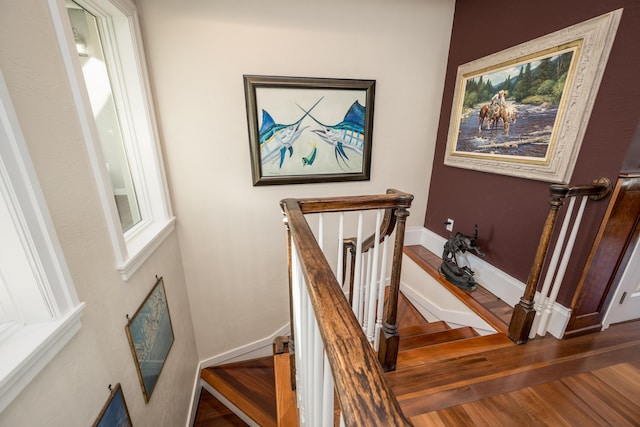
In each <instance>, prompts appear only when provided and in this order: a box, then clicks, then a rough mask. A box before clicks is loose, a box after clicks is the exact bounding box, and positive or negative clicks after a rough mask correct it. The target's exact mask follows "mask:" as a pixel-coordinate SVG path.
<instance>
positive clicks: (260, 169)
mask: <svg viewBox="0 0 640 427" xmlns="http://www.w3.org/2000/svg"><path fill="white" fill-rule="evenodd" d="M243 78H244V88H245V100H246V108H247V121H248V129H249V144H250V153H251V172H252V177H253V185H254V186H258V185H275V184H303V183H312V182H340V181H366V180H369V179H370V174H371V149H372V133H373V110H374V100H375V80H357V79H331V78H307V77H274V76H256V75H245V76H243Z"/></svg>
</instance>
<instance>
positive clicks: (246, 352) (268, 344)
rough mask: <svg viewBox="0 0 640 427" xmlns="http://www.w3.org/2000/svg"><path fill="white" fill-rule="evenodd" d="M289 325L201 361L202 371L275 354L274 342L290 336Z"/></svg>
mask: <svg viewBox="0 0 640 427" xmlns="http://www.w3.org/2000/svg"><path fill="white" fill-rule="evenodd" d="M289 330H290V329H289V324H288V323H287V324H286V325H284V326H282V327H281V328H280V329H278V330H277V331H275V332H274V333H273V334H271V335H270V336H268V337H265V338H261V339H259V340H257V341H254V342H252V343H249V344H246V345H243V346H241V347H237V348H234V349H232V350H229V351H225V352H224V353H220V354H218V355H215V356H213V357H209V358H208V359H204V360H202V361H200V368H199V369H200V370H202V369H204V368H208V367H210V366H216V365H221V364H223V363H232V362H240V361H243V360H250V359H257V358H259V357H265V356H269V355H272V354H273V340H274V339H275V338H276V337H280V336H286V335H289Z"/></svg>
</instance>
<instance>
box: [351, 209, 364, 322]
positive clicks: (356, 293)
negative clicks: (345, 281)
mask: <svg viewBox="0 0 640 427" xmlns="http://www.w3.org/2000/svg"><path fill="white" fill-rule="evenodd" d="M361 269H362V212H360V213H359V215H358V233H357V235H356V265H355V268H354V275H353V298H352V303H351V308H352V309H353V312H354V313H355V315H356V318H357V319H358V323H360V322H361V321H362V319H361V318H360V317H358V308H359V307H360V286H361V280H360V276H361V271H360V270H361Z"/></svg>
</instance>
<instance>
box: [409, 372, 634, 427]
mask: <svg viewBox="0 0 640 427" xmlns="http://www.w3.org/2000/svg"><path fill="white" fill-rule="evenodd" d="M639 393H640V360H636V361H633V362H626V363H619V364H616V365H612V366H609V367H606V368H601V369H596V370H594V371H591V372H586V373H582V374H576V375H571V376H568V377H565V378H562V379H559V380H555V381H550V382H546V383H543V384H539V385H536V386H533V387H525V388H522V389H520V390H517V391H514V392H511V393H503V394H498V395H495V396H491V397H488V398H485V399H481V400H478V401H473V402H469V403H465V404H462V405H457V406H453V407H450V408H447V409H441V410H438V411H433V412H428V413H426V414H422V415H418V416H415V417H412V418H411V422H412V423H413V424H414V425H415V426H416V427H420V426H430V427H431V426H507V425H518V426H616V427H617V426H638V425H640V405H639V404H638V395H639Z"/></svg>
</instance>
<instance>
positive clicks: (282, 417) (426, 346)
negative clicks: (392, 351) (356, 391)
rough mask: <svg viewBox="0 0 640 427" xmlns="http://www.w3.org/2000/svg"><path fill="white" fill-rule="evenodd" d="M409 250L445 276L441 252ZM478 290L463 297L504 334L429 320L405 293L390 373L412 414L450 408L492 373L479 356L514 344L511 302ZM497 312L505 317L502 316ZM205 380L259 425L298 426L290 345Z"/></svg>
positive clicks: (206, 373) (208, 373)
mask: <svg viewBox="0 0 640 427" xmlns="http://www.w3.org/2000/svg"><path fill="white" fill-rule="evenodd" d="M405 254H407V255H409V256H410V257H411V258H412V259H414V260H415V261H416V262H417V263H418V265H421V266H422V267H423V268H424V269H425V271H427V272H429V273H430V274H434V275H437V276H434V277H437V278H438V279H439V278H440V274H439V273H437V267H436V268H435V269H434V268H433V265H434V264H435V263H436V261H437V260H438V258H437V257H435V255H433V254H431V253H430V252H428V251H426V250H425V249H424V248H422V247H419V246H417V247H414V246H408V247H406V248H405ZM456 289H457V288H456ZM461 292H465V291H461ZM474 292H475V296H477V297H479V298H480V299H481V300H482V302H478V301H477V300H476V299H474V298H473V296H474V293H471V292H469V293H465V294H468V295H466V297H464V299H463V301H464V302H465V303H466V304H467V305H469V306H470V307H472V308H474V309H479V311H481V317H482V318H483V319H484V320H485V321H487V323H489V324H490V325H492V326H494V327H496V329H498V330H500V331H501V332H498V333H495V334H492V335H484V336H479V335H478V333H477V332H476V331H475V330H474V329H473V328H471V327H467V326H464V327H457V328H452V327H450V326H449V325H448V324H447V323H446V322H443V321H435V322H427V321H426V320H425V319H424V317H423V316H422V315H421V314H420V313H419V311H418V310H417V309H416V308H415V307H414V306H413V305H412V304H411V303H410V302H409V301H408V300H407V298H406V297H404V295H402V294H400V298H399V303H398V325H399V328H398V332H399V335H400V344H399V349H400V351H399V353H398V360H397V366H396V370H395V371H394V372H388V373H386V377H387V381H388V382H389V384H390V385H391V388H392V390H393V392H394V393H395V394H396V397H397V398H398V400H399V401H400V404H401V407H402V410H403V412H404V413H405V415H407V416H408V417H411V416H414V415H416V414H417V413H424V412H428V411H430V410H434V409H440V408H443V407H447V406H450V405H449V404H447V402H457V401H459V400H460V398H453V399H452V396H450V395H451V394H459V393H460V387H461V385H460V384H461V381H469V380H472V379H473V377H477V376H481V375H482V374H483V373H485V372H486V368H487V366H486V362H483V357H482V356H478V354H483V353H486V352H490V351H493V350H497V349H501V348H505V347H511V346H514V344H513V343H512V342H511V341H510V340H509V339H508V338H506V336H505V334H504V332H505V331H506V327H507V323H506V322H505V316H504V312H506V311H507V309H506V308H505V307H504V306H503V305H505V306H506V304H504V303H501V304H500V301H499V300H498V299H497V298H495V297H493V296H492V295H490V294H489V293H488V292H487V291H484V290H483V289H482V288H481V287H479V290H476V291H474ZM470 295H471V296H470ZM483 304H485V305H486V306H488V307H489V308H487V307H485V305H483ZM507 307H508V306H507ZM492 310H493V311H492ZM494 312H496V313H502V314H503V315H502V317H499V316H498V315H496V314H494ZM507 321H508V320H507ZM201 378H202V380H203V381H204V382H205V383H206V384H208V385H209V386H210V387H212V388H214V389H215V390H217V391H218V392H219V393H220V394H222V395H223V396H224V398H226V399H227V400H228V401H229V402H231V403H232V404H233V405H234V406H235V407H236V408H237V409H238V410H240V411H242V412H243V413H244V414H246V415H247V416H248V417H249V418H251V419H252V420H254V422H255V423H256V425H259V426H291V425H297V419H296V415H297V414H296V403H295V393H294V392H292V391H291V387H290V383H289V382H288V381H289V357H288V354H287V348H286V345H285V346H284V352H282V353H280V354H275V355H274V357H273V358H262V359H254V360H250V361H246V362H237V363H232V364H228V365H222V366H216V367H211V368H206V369H204V370H203V371H202V374H201ZM463 387H464V386H463ZM460 396H461V397H462V401H464V398H467V399H468V394H464V393H462V394H461V395H460ZM276 407H277V409H276ZM199 425H202V424H199Z"/></svg>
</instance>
